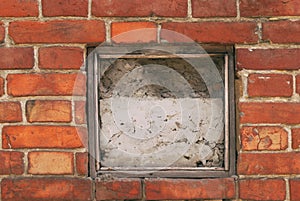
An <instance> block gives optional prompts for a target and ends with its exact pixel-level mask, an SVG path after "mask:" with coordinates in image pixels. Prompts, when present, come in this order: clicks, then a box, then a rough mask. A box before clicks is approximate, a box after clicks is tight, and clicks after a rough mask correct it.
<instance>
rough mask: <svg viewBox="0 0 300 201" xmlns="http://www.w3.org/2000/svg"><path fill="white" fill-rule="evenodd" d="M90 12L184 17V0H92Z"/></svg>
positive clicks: (118, 15) (111, 15)
mask: <svg viewBox="0 0 300 201" xmlns="http://www.w3.org/2000/svg"><path fill="white" fill-rule="evenodd" d="M92 14H93V15H94V16H98V17H151V16H160V17H185V16H187V1H184V0H163V1H160V0H143V1H140V0H93V3H92Z"/></svg>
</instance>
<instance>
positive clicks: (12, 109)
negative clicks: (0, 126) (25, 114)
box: [0, 102, 22, 123]
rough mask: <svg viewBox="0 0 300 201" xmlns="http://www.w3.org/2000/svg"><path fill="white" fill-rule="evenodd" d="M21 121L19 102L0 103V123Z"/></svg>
mask: <svg viewBox="0 0 300 201" xmlns="http://www.w3.org/2000/svg"><path fill="white" fill-rule="evenodd" d="M20 121H22V111H21V105H20V103H19V102H0V123H5V122H20Z"/></svg>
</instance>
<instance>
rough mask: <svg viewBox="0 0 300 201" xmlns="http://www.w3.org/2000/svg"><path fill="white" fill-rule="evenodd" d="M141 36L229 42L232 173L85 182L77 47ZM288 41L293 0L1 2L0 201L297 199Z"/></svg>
mask: <svg viewBox="0 0 300 201" xmlns="http://www.w3.org/2000/svg"><path fill="white" fill-rule="evenodd" d="M140 28H154V29H153V30H152V31H150V32H148V33H147V34H143V35H138V34H137V35H136V37H135V38H127V39H126V40H128V41H126V40H124V39H122V38H118V39H116V40H117V41H115V42H151V41H152V42H159V41H161V40H165V39H168V40H171V39H172V37H171V36H170V35H168V34H166V33H165V32H164V31H161V30H163V29H169V30H173V31H176V32H179V33H182V34H185V35H186V36H188V37H190V38H191V39H193V40H195V41H197V42H199V43H214V44H230V45H234V46H235V48H236V78H237V80H236V86H237V87H236V88H237V89H236V98H237V104H238V107H237V108H238V111H237V114H238V115H237V116H238V117H239V118H238V122H237V123H238V126H237V127H238V128H237V141H238V150H237V151H238V160H237V177H232V178H222V179H143V180H140V179H114V180H97V181H93V180H92V179H90V178H88V176H87V174H88V158H87V157H88V154H87V153H88V150H87V148H86V147H87V146H86V145H87V141H86V140H84V139H86V137H87V135H88V133H87V128H86V127H87V126H86V118H85V115H84V114H85V106H84V100H85V91H86V90H85V75H84V73H82V71H80V68H81V66H82V64H83V62H84V61H85V55H86V51H87V47H89V46H91V45H98V44H101V43H102V42H105V41H106V42H111V39H112V37H113V36H116V35H118V34H120V33H123V32H126V31H130V30H135V29H140ZM172 40H176V38H173V39H172ZM299 43H300V2H299V0H284V1H282V0H257V1H254V0H214V1H209V0H1V1H0V96H1V97H0V123H1V125H0V138H1V141H0V183H1V193H0V195H1V196H0V200H1V201H16V200H82V201H83V200H114V199H118V200H122V199H127V200H142V199H144V200H145V199H148V200H171V199H179V200H180V199H181V200H184V199H185V200H187V199H203V200H210V199H212V200H222V199H229V200H238V199H241V200H295V201H297V200H300V192H299V189H300V115H299V114H300V99H299V94H300V71H299V68H300V59H299V58H300V44H299ZM74 86H75V88H74ZM74 89H76V90H74ZM82 139H83V140H82Z"/></svg>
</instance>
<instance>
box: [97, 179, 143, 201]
mask: <svg viewBox="0 0 300 201" xmlns="http://www.w3.org/2000/svg"><path fill="white" fill-rule="evenodd" d="M120 198H122V199H135V200H141V199H142V186H141V181H140V180H139V179H117V180H113V181H99V180H98V181H96V199H97V200H115V199H120Z"/></svg>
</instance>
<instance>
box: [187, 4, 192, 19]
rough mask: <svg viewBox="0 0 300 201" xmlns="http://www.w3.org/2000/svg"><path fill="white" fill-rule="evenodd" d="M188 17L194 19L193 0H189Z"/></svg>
mask: <svg viewBox="0 0 300 201" xmlns="http://www.w3.org/2000/svg"><path fill="white" fill-rule="evenodd" d="M187 6H188V7H187V9H188V10H187V17H188V18H190V19H192V18H193V8H192V0H187Z"/></svg>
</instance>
